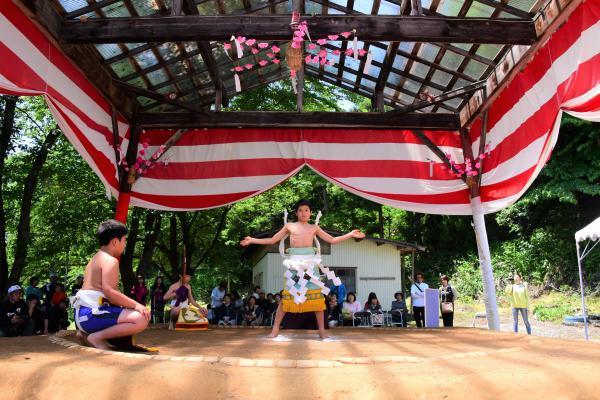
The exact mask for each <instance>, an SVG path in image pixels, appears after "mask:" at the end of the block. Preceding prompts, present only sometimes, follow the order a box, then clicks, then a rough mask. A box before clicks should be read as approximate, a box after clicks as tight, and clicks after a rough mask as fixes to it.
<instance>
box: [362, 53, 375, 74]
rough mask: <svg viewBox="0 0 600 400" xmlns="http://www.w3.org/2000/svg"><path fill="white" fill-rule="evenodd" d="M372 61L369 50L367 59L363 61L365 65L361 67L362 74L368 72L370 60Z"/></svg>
mask: <svg viewBox="0 0 600 400" xmlns="http://www.w3.org/2000/svg"><path fill="white" fill-rule="evenodd" d="M372 61H373V55H372V54H371V52H369V53H368V54H367V61H365V67H364V68H363V74H369V70H370V69H371V62H372Z"/></svg>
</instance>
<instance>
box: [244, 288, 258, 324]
mask: <svg viewBox="0 0 600 400" xmlns="http://www.w3.org/2000/svg"><path fill="white" fill-rule="evenodd" d="M261 324H262V310H261V309H260V307H259V306H258V304H256V297H254V295H252V296H250V297H248V300H247V302H246V306H245V307H244V320H243V322H242V325H244V326H260V325H261Z"/></svg>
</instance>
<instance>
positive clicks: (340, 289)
mask: <svg viewBox="0 0 600 400" xmlns="http://www.w3.org/2000/svg"><path fill="white" fill-rule="evenodd" d="M329 289H331V291H330V292H329V294H330V295H331V294H332V293H335V295H336V296H337V299H338V304H339V305H340V307H341V306H342V305H343V304H344V299H345V298H346V286H345V285H344V282H342V283H340V285H339V286H335V285H334V284H333V283H332V284H331V286H330V288H329Z"/></svg>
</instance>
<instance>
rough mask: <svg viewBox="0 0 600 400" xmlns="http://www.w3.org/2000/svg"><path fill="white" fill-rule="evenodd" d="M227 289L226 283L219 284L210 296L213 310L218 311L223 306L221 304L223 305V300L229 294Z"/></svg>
mask: <svg viewBox="0 0 600 400" xmlns="http://www.w3.org/2000/svg"><path fill="white" fill-rule="evenodd" d="M225 289H226V286H225V282H219V285H218V286H216V287H215V288H214V289H213V290H212V292H211V294H210V307H211V308H212V309H213V310H216V309H217V308H219V307H220V306H221V304H223V298H224V297H225V294H226V293H227V291H226V290H225Z"/></svg>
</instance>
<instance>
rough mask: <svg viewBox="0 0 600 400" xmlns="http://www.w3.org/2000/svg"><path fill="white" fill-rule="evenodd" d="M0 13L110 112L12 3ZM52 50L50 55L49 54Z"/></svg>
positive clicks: (81, 75) (2, 6) (91, 86)
mask: <svg viewBox="0 0 600 400" xmlns="http://www.w3.org/2000/svg"><path fill="white" fill-rule="evenodd" d="M0 3H1V4H0V13H2V14H4V16H5V17H6V18H7V19H8V20H9V21H10V22H11V23H12V24H13V25H14V26H15V27H16V28H17V29H18V30H19V31H20V32H21V33H22V34H23V35H24V36H25V37H26V38H27V40H29V42H30V43H31V44H33V45H34V46H35V47H36V48H37V49H38V50H39V51H40V53H42V54H43V55H44V56H45V57H46V58H47V59H48V62H49V63H53V64H54V65H55V66H56V67H57V68H58V69H60V70H61V71H62V72H63V73H64V74H65V75H67V76H68V77H69V79H71V80H72V81H73V82H74V83H75V84H76V85H77V86H79V87H80V88H81V89H82V90H83V91H85V92H86V93H87V95H88V96H90V97H91V98H92V99H93V100H94V101H95V102H96V103H97V104H98V105H99V106H100V107H101V108H102V109H103V110H104V111H105V112H110V106H109V104H108V102H107V101H106V100H105V99H104V97H102V95H101V94H100V92H99V91H98V90H97V89H96V88H95V87H94V86H93V85H92V84H91V83H90V82H89V81H88V80H87V78H86V77H85V76H84V75H83V74H82V73H81V72H80V70H79V69H78V68H77V67H75V66H74V65H73V63H72V62H71V61H70V60H69V59H68V58H67V57H66V56H65V55H64V54H63V53H62V51H61V50H60V49H58V48H57V47H56V46H55V45H54V43H53V42H51V41H50V40H48V38H47V37H46V36H45V34H44V32H43V31H41V30H40V29H38V27H37V26H36V25H35V24H34V23H33V22H32V21H31V20H30V19H29V17H28V16H27V15H25V13H24V12H23V11H21V10H20V9H19V7H18V6H16V5H15V4H13V3H12V1H10V0H8V1H6V0H5V1H1V2H0ZM48 50H50V54H48Z"/></svg>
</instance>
